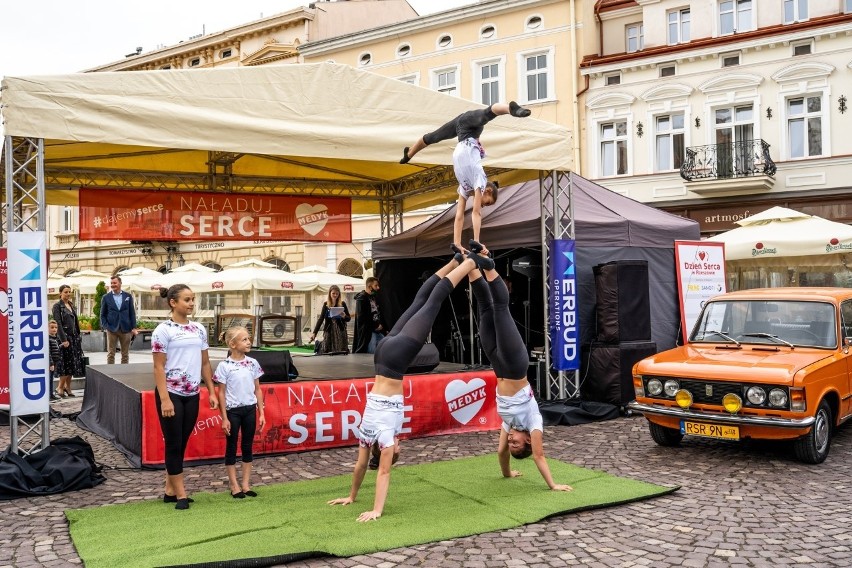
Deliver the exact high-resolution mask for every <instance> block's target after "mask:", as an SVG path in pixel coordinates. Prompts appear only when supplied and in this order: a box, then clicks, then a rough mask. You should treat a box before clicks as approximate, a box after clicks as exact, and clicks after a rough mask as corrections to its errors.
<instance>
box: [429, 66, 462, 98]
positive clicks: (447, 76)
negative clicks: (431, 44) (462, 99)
mask: <svg viewBox="0 0 852 568" xmlns="http://www.w3.org/2000/svg"><path fill="white" fill-rule="evenodd" d="M458 76H459V74H458V69H457V68H455V67H452V68H449V69H439V70H437V71H433V72H432V86H433V88H434V89H435V90H436V91H438V92H440V93H446V94H448V95H458V92H459V83H458Z"/></svg>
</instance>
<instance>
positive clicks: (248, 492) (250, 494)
mask: <svg viewBox="0 0 852 568" xmlns="http://www.w3.org/2000/svg"><path fill="white" fill-rule="evenodd" d="M245 494H246V497H257V493H255V492H254V491H252V490H251V489H249V490H248V491H246V492H245Z"/></svg>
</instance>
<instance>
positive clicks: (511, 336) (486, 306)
mask: <svg viewBox="0 0 852 568" xmlns="http://www.w3.org/2000/svg"><path fill="white" fill-rule="evenodd" d="M470 286H471V288H473V295H474V296H475V297H476V304H477V312H478V314H479V339H480V341H481V343H482V349H483V350H484V351H485V354H486V355H487V356H488V360H489V361H491V366H492V367H493V368H494V373H495V374H496V375H497V377H498V378H500V379H512V380H521V379H526V378H527V368H528V367H529V355H528V354H527V348H526V345H524V340H523V339H521V334H520V333H518V328H517V327H516V326H515V320H514V319H512V314H510V313H509V289H508V288H506V284H505V283H504V282H503V279H502V278H500V277H499V276H498V277H497V278H495V279H494V280H492V281H486V278H477V279H475V280H473V281H472V282H471V283H470Z"/></svg>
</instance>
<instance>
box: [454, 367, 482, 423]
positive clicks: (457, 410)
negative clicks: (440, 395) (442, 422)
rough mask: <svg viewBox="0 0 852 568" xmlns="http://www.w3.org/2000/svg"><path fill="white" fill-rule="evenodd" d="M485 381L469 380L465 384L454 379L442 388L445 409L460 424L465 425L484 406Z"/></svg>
mask: <svg viewBox="0 0 852 568" xmlns="http://www.w3.org/2000/svg"><path fill="white" fill-rule="evenodd" d="M485 397H486V393H485V381H484V380H483V379H479V378H476V379H471V380H469V381H467V382H465V381H462V380H461V379H455V380H453V381H450V382H449V383H447V386H446V387H445V388H444V399H445V400H446V401H447V409H448V410H449V411H450V414H451V415H452V417H453V418H455V419H456V421H458V422H459V423H460V424H467V423H468V422H470V421H471V420H472V419H473V417H474V416H476V415H477V413H478V412H479V411H480V409H482V405H483V404H485Z"/></svg>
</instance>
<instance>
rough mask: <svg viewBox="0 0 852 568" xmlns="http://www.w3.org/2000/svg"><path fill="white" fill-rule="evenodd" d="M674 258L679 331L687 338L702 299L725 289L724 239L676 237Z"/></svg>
mask: <svg viewBox="0 0 852 568" xmlns="http://www.w3.org/2000/svg"><path fill="white" fill-rule="evenodd" d="M675 262H676V263H677V286H678V297H679V300H680V321H681V326H682V329H681V331H682V332H683V337H685V338H688V337H689V333H690V332H691V331H692V327H693V326H694V325H695V322H696V321H698V317H699V316H700V315H701V309H702V308H703V307H704V303H705V302H706V301H707V300H709V299H710V298H712V297H713V296H715V295H717V294H721V293H723V292H725V291H726V289H727V284H726V282H727V278H726V275H725V243H717V242H712V241H675Z"/></svg>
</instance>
